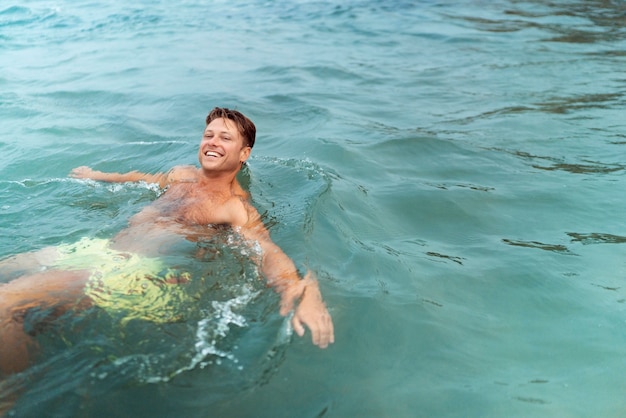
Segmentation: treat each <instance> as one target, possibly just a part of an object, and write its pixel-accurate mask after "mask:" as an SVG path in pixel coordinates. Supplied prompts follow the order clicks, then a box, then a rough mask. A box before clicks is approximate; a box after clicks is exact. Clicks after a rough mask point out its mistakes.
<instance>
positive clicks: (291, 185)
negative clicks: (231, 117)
mask: <svg viewBox="0 0 626 418" xmlns="http://www.w3.org/2000/svg"><path fill="white" fill-rule="evenodd" d="M625 23H626V4H625V3H624V2H623V1H620V0H613V1H587V0H584V1H583V0H555V1H543V0H529V1H515V0H496V1H482V0H468V1H461V2H455V1H447V0H432V1H430V0H429V1H393V2H391V1H390V2H380V1H371V0H348V1H343V2H325V1H304V0H302V1H281V0H279V1H272V2H268V1H260V0H249V1H240V2H231V1H221V0H217V1H210V2H209V1H200V0H184V1H178V2H165V1H159V0H154V1H148V0H140V1H136V2H130V3H124V2H93V1H85V0H77V1H68V0H58V1H49V0H29V1H25V2H16V1H11V0H9V1H8V2H4V3H2V5H1V6H0V64H1V67H0V68H1V70H0V120H1V121H2V123H0V236H1V239H0V257H6V256H10V255H13V254H18V253H21V252H25V251H33V250H37V249H40V248H43V247H46V246H49V245H59V244H67V243H72V242H75V241H77V240H79V239H80V238H82V237H92V238H93V237H99V238H109V237H111V236H113V235H114V234H115V233H116V232H117V231H119V230H120V229H122V228H123V227H124V226H125V225H126V222H127V220H128V218H129V217H130V216H131V215H132V214H134V213H136V212H137V211H139V210H140V209H141V208H142V207H144V206H145V205H147V204H149V202H151V201H152V200H154V199H155V198H156V197H157V196H158V193H159V191H158V190H155V189H153V188H151V187H149V186H147V185H141V184H139V185H130V184H124V185H106V184H99V183H94V182H88V181H77V180H73V179H68V177H67V174H68V173H69V171H70V170H71V169H72V168H74V167H76V166H80V165H88V166H91V167H94V168H96V169H100V170H105V171H130V170H140V171H145V172H160V171H165V170H168V169H169V168H170V167H172V166H174V165H177V164H194V163H195V161H196V152H197V145H198V143H199V140H200V136H201V132H202V129H203V127H204V117H205V116H206V114H207V112H208V111H209V110H210V109H211V108H212V107H214V106H225V107H232V108H237V109H239V110H241V111H242V112H244V113H245V114H246V115H248V116H250V117H251V118H252V119H253V121H254V122H255V123H256V125H257V129H258V136H257V144H256V145H255V147H254V150H253V154H252V157H251V159H250V161H249V165H248V167H247V168H246V170H244V172H243V173H242V174H241V181H242V183H243V184H244V186H245V188H246V189H247V190H249V191H250V193H251V195H252V199H253V202H254V204H255V205H256V206H257V208H258V209H259V211H260V212H261V213H262V214H263V217H264V219H265V221H266V223H267V224H268V227H269V229H270V232H271V234H272V237H273V239H274V241H275V242H276V243H277V244H278V245H280V246H281V247H282V248H283V249H284V250H285V252H286V253H287V254H288V255H289V256H290V257H291V258H292V259H293V260H294V261H295V263H296V265H297V266H298V267H299V269H300V270H301V271H306V270H312V271H314V272H316V274H317V276H318V279H319V282H320V286H321V289H322V291H323V293H324V296H325V299H326V302H327V304H328V307H329V309H330V312H331V314H332V315H333V318H334V321H335V334H336V342H335V344H334V345H333V346H331V347H330V348H328V349H326V350H320V349H318V348H316V347H315V346H313V345H312V344H311V342H310V336H309V335H308V334H307V335H306V336H305V337H304V338H299V337H297V336H295V335H292V333H291V331H290V329H289V326H288V323H287V322H286V320H285V319H283V318H282V317H280V315H278V297H277V296H276V295H275V294H273V292H272V291H271V290H268V289H266V288H265V287H264V286H263V285H262V284H259V283H258V275H257V274H256V273H255V265H254V263H252V262H250V261H249V260H248V259H247V255H249V254H245V252H246V251H248V250H249V249H242V248H238V247H237V245H234V246H233V245H229V244H228V237H222V238H223V239H222V241H220V242H209V243H205V244H204V245H207V246H209V247H211V248H212V249H213V251H214V252H219V251H222V252H223V253H225V254H226V255H225V256H224V257H213V258H211V259H206V260H201V262H200V263H199V264H198V265H196V266H195V267H194V268H198V269H205V270H202V271H204V272H205V273H206V277H209V278H211V280H214V282H210V283H208V284H207V287H206V289H205V290H206V291H204V292H202V296H201V297H200V299H199V303H198V304H197V305H196V306H192V307H188V308H189V309H190V312H189V315H188V316H187V320H186V321H183V322H178V323H174V324H154V323H147V322H145V321H144V322H140V321H135V322H132V323H129V324H126V325H125V326H124V327H121V326H120V325H119V323H118V322H115V321H114V320H111V318H107V317H105V315H103V314H102V313H99V312H91V313H89V314H85V315H84V316H83V317H66V318H61V319H62V321H57V322H56V324H55V325H54V327H53V329H50V330H47V332H44V333H42V336H40V345H41V347H42V351H43V354H42V355H41V359H40V360H39V362H38V363H37V364H35V365H33V366H32V367H31V368H30V369H28V370H26V371H24V372H23V373H21V374H18V375H15V376H12V377H11V378H9V379H5V381H3V382H2V383H0V394H1V395H2V396H3V397H4V398H5V399H11V400H12V401H11V402H12V403H13V408H12V411H11V412H10V413H9V414H10V415H12V416H19V417H42V416H55V417H110V416H116V417H133V418H135V417H171V416H176V417H246V416H250V417H253V416H254V417H322V416H324V417H355V416H361V417H513V416H518V417H528V416H541V417H588V416H602V417H621V416H624V414H625V413H626V412H625V410H626V406H625V405H624V401H623V394H624V390H625V389H626V383H625V381H626V380H625V378H624V376H625V375H626V362H625V361H624V358H625V357H626V304H625V302H626V286H624V283H625V282H624V281H625V276H626V258H625V255H626V250H625V247H624V244H625V243H626V224H625V222H624V207H626V197H625V196H626V193H624V187H625V186H626V180H625V177H624V174H625V170H626V162H625V156H626V153H625V148H624V147H625V146H626V122H625V121H626V118H625V117H624V115H625V114H626V112H625V110H626V106H625V105H626V100H625V95H626V76H625V73H624V68H626V53H625V52H624V51H626V29H625V27H626V25H625ZM242 251H243V253H244V254H241V252H242ZM171 257H173V258H174V259H176V257H184V255H182V254H172V255H171ZM178 261H180V260H178ZM195 262H196V263H198V261H197V260H195ZM3 280H4V281H6V280H8V279H6V278H5V279H3ZM1 343H2V342H0V344H1Z"/></svg>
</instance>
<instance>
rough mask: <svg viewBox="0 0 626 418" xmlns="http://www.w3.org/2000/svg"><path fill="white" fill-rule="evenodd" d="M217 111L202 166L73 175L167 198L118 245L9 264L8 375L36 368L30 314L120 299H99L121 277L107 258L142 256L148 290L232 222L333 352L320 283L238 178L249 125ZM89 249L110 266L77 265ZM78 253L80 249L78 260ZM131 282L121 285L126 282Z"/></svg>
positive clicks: (159, 311) (210, 120)
mask: <svg viewBox="0 0 626 418" xmlns="http://www.w3.org/2000/svg"><path fill="white" fill-rule="evenodd" d="M216 110H218V112H217V113H216V114H215V115H213V113H214V112H215V110H214V112H212V113H211V114H210V115H209V117H207V127H206V129H205V132H204V136H203V139H202V141H201V144H200V148H199V152H198V157H199V162H200V168H196V167H192V166H179V167H174V168H173V169H172V170H170V171H169V172H168V173H163V174H144V173H138V172H129V173H122V174H120V173H104V172H100V171H95V170H92V169H90V168H88V167H79V168H77V169H74V170H73V172H72V173H71V176H72V177H75V178H88V179H93V180H98V181H107V182H132V181H145V182H148V183H156V184H159V186H160V187H162V188H163V189H165V192H164V193H163V194H162V195H161V196H160V197H159V198H158V199H157V200H155V201H154V202H152V203H151V204H150V205H148V206H146V207H145V208H144V209H143V210H141V211H140V212H139V213H137V214H136V215H134V216H133V217H131V218H130V220H129V223H128V227H127V228H125V229H124V230H122V231H120V232H119V233H118V234H117V235H116V236H115V237H113V238H112V239H111V240H110V241H106V242H102V241H97V240H88V241H85V242H83V243H82V244H81V243H78V244H77V246H70V247H67V246H66V247H59V248H47V249H44V250H42V251H39V252H36V253H27V254H20V255H17V256H14V257H11V258H10V259H7V260H4V261H3V262H2V263H0V274H2V276H3V277H8V276H9V275H13V276H17V278H15V279H14V280H12V281H10V282H8V283H5V284H2V285H0V341H2V345H1V346H0V371H1V372H2V373H4V374H6V373H14V372H18V371H20V370H23V369H24V368H26V367H28V365H29V361H30V359H29V356H28V352H29V350H30V349H31V348H32V347H31V346H32V344H33V343H32V337H31V335H29V334H28V333H27V332H26V331H25V330H24V327H23V322H24V321H23V320H24V317H25V315H26V314H27V313H28V311H29V310H30V309H33V308H46V309H51V310H52V311H53V312H54V313H55V315H56V316H58V315H59V314H61V313H63V312H66V311H67V310H68V309H82V308H84V307H88V306H93V305H97V306H106V305H107V304H109V305H110V304H111V303H113V304H114V303H115V301H114V300H113V299H114V298H110V297H109V299H108V300H107V301H106V302H104V303H103V302H102V300H101V298H100V297H99V295H101V294H105V293H108V294H111V293H113V294H114V293H115V292H111V289H112V288H111V286H113V285H112V284H111V283H112V279H111V277H113V276H114V275H111V274H108V273H106V272H103V270H102V265H101V264H102V263H103V262H104V263H108V262H109V261H110V260H109V261H107V259H111V258H115V257H122V258H128V259H131V260H134V261H133V263H137V264H136V265H135V267H137V269H136V272H135V273H133V275H132V276H129V277H133V278H134V279H136V280H138V283H139V286H140V287H141V288H145V287H146V283H147V282H146V283H141V280H144V281H145V280H147V281H148V282H149V281H150V280H151V277H153V276H155V275H156V274H157V273H158V272H160V271H161V270H162V269H161V268H162V267H163V268H168V267H169V266H166V265H161V264H160V263H159V261H158V260H159V256H163V255H167V254H168V252H169V251H170V249H171V248H172V247H173V246H174V245H176V244H178V243H180V242H181V241H191V242H196V241H199V240H202V239H206V238H207V236H210V234H211V233H212V229H211V228H210V227H209V226H210V225H215V226H217V225H228V226H230V227H232V228H234V230H235V231H237V232H238V233H239V235H240V236H241V237H242V239H244V240H246V241H250V242H254V243H257V244H258V245H259V247H260V248H261V255H260V259H259V260H255V261H257V262H258V264H259V266H260V267H261V270H262V271H263V273H264V276H265V277H266V279H267V281H268V284H269V285H271V286H272V287H274V288H275V289H276V291H277V292H279V293H280V295H281V309H280V312H281V314H282V315H286V314H287V313H288V312H290V311H291V310H292V309H294V307H295V311H294V315H293V318H292V325H293V327H294V330H295V331H296V333H298V334H299V335H303V334H304V326H305V325H306V326H307V327H308V328H309V329H310V331H311V334H312V339H313V342H314V343H315V344H316V345H318V346H320V347H322V348H324V347H326V346H327V345H328V344H330V343H332V342H333V341H334V333H333V325H332V320H331V318H330V315H329V314H328V311H327V309H326V307H325V305H324V303H323V301H322V297H321V294H320V291H319V288H318V285H317V281H315V280H313V279H312V278H311V275H310V274H307V276H306V277H305V278H304V279H302V278H301V277H300V276H299V274H298V272H297V270H296V267H295V265H294V264H293V262H292V261H291V260H290V259H289V258H288V257H287V256H286V255H285V253H284V252H283V251H282V250H281V249H280V248H279V247H278V246H277V245H276V244H274V243H273V242H272V241H271V239H270V237H269V233H268V231H267V229H266V228H265V226H264V225H263V223H262V220H261V217H260V215H259V213H258V212H257V211H256V209H255V208H254V207H253V206H252V205H251V204H250V203H249V201H248V195H247V193H246V192H245V191H244V190H243V189H242V188H241V186H240V185H239V183H238V182H237V180H236V174H237V172H238V171H239V169H240V168H241V165H242V164H243V163H244V162H245V160H246V159H247V158H248V156H249V155H250V150H251V145H249V144H250V141H249V140H250V138H246V135H244V133H242V132H245V129H243V128H242V123H241V121H240V120H237V119H236V118H235V119H233V118H232V117H231V116H232V112H233V111H229V110H228V109H225V110H224V109H216ZM228 112H231V113H228ZM212 115H213V116H212ZM235 116H236V115H235ZM252 126H253V125H252ZM253 134H254V133H253ZM246 141H247V142H246ZM252 143H253V140H252ZM80 245H82V249H81V248H79V247H80ZM79 251H84V252H95V253H98V252H100V253H101V255H102V260H101V261H100V264H98V262H94V263H91V262H85V261H82V262H76V260H78V259H83V260H86V258H84V257H81V254H80V253H79ZM72 252H76V253H75V254H74V258H72V255H71V254H70V253H72ZM68 260H69V261H68ZM131 267H133V266H131ZM137 272H138V273H137ZM166 276H167V275H166ZM160 279H161V280H173V281H184V280H187V279H188V277H186V276H185V273H184V272H178V273H173V274H172V275H171V276H170V277H161V278H160ZM118 281H119V280H118ZM124 285H125V284H124V283H121V285H120V286H122V287H123V286H124ZM115 286H117V285H115ZM103 289H104V291H103ZM131 289H132V288H131ZM126 292H127V293H128V290H126ZM150 309H152V311H151V312H153V313H149V314H148V315H147V316H146V318H147V319H151V320H155V318H157V320H159V319H158V318H161V319H162V320H168V318H169V319H170V320H175V319H176V318H173V317H169V316H168V312H165V311H164V309H163V308H162V307H160V306H151V307H146V309H144V311H150ZM140 315H141V314H140ZM139 317H141V316H139Z"/></svg>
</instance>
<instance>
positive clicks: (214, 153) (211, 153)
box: [204, 151, 222, 158]
mask: <svg viewBox="0 0 626 418" xmlns="http://www.w3.org/2000/svg"><path fill="white" fill-rule="evenodd" d="M204 155H205V156H207V157H214V158H219V157H221V156H222V154H220V153H218V152H216V151H206V152H205V153H204Z"/></svg>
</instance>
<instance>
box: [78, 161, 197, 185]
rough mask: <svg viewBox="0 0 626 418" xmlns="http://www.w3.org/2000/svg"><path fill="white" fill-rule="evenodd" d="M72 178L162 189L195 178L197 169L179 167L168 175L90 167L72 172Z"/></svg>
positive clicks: (83, 167) (79, 168)
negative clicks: (153, 185)
mask: <svg viewBox="0 0 626 418" xmlns="http://www.w3.org/2000/svg"><path fill="white" fill-rule="evenodd" d="M70 177H73V178H76V179H90V180H96V181H104V182H109V183H128V182H139V181H144V182H146V183H152V184H158V185H159V186H160V187H161V188H164V187H165V186H167V185H169V184H170V183H172V182H175V181H177V180H180V179H183V178H186V177H190V178H191V177H195V168H193V167H187V166H177V167H174V168H172V169H171V170H170V171H168V172H167V173H156V174H148V173H141V172H139V171H130V172H128V173H105V172H103V171H98V170H93V169H91V168H90V167H85V166H82V167H77V168H75V169H73V170H72V172H71V173H70Z"/></svg>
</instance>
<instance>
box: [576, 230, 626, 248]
mask: <svg viewBox="0 0 626 418" xmlns="http://www.w3.org/2000/svg"><path fill="white" fill-rule="evenodd" d="M567 235H569V236H570V237H572V242H580V243H581V244H583V245H587V244H624V243H626V237H625V236H621V235H613V234H603V233H599V232H591V233H589V234H580V233H577V232H568V233H567Z"/></svg>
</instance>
